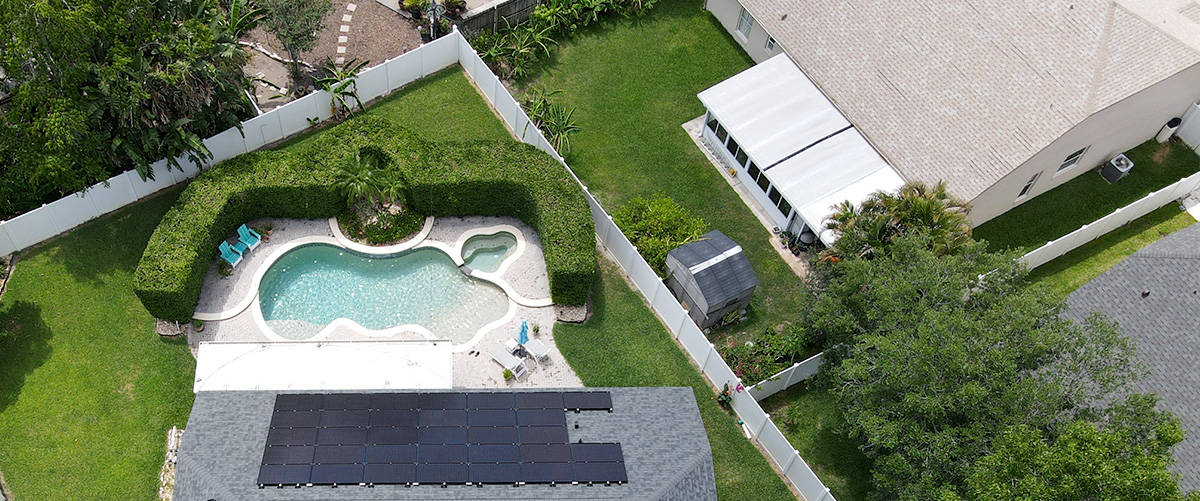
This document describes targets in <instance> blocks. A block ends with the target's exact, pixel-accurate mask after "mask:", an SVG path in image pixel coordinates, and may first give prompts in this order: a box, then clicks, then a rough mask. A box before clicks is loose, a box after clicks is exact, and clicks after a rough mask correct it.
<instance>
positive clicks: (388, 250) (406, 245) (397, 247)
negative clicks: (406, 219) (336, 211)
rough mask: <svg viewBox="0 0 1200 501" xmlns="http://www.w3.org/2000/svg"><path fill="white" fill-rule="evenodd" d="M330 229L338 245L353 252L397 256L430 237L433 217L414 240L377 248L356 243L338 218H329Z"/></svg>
mask: <svg viewBox="0 0 1200 501" xmlns="http://www.w3.org/2000/svg"><path fill="white" fill-rule="evenodd" d="M329 229H330V230H332V231H333V237H334V238H336V239H337V240H338V245H340V246H342V247H345V248H347V249H350V250H352V251H357V252H362V253H364V254H395V253H397V252H401V251H406V250H408V249H411V248H413V247H416V246H417V244H419V243H421V242H422V241H424V240H425V237H427V236H429V232H430V231H432V230H433V216H428V217H426V218H425V223H424V224H422V225H421V231H418V232H417V234H416V235H413V236H412V238H409V239H408V240H404V241H402V242H399V243H394V244H392V245H383V246H377V245H367V244H360V243H358V242H355V241H353V240H351V239H350V238H349V237H347V236H346V235H345V234H344V233H342V228H341V226H340V225H339V224H338V221H337V218H336V217H331V218H329ZM455 264H460V263H455Z"/></svg>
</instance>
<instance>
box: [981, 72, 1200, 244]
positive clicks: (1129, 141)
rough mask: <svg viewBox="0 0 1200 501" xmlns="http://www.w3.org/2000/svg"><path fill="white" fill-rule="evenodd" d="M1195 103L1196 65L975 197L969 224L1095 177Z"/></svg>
mask: <svg viewBox="0 0 1200 501" xmlns="http://www.w3.org/2000/svg"><path fill="white" fill-rule="evenodd" d="M1197 100H1200V64H1197V65H1195V66H1192V67H1190V68H1188V69H1186V70H1184V71H1182V72H1179V73H1177V74H1175V75H1174V76H1172V77H1170V78H1168V79H1166V80H1163V81H1161V82H1158V83H1156V84H1154V85H1151V86H1149V87H1147V88H1145V89H1143V90H1142V91H1141V92H1138V93H1136V94H1134V95H1132V96H1129V97H1127V98H1125V99H1124V100H1122V101H1119V102H1117V103H1116V104H1114V105H1112V106H1109V107H1108V108H1105V109H1103V110H1100V111H1099V112H1096V113H1095V114H1093V115H1092V116H1090V117H1088V118H1087V119H1085V120H1084V121H1083V122H1080V123H1079V124H1078V125H1076V126H1075V127H1073V128H1071V129H1070V130H1068V131H1067V132H1066V133H1065V134H1063V135H1062V136H1060V137H1059V138H1058V139H1056V140H1054V141H1053V142H1052V143H1050V145H1049V146H1047V147H1045V148H1043V149H1042V150H1041V151H1039V152H1038V153H1036V154H1034V155H1033V156H1032V157H1030V158H1029V160H1027V161H1026V162H1025V163H1023V164H1021V165H1020V166H1019V167H1017V168H1016V169H1015V170H1013V171H1012V172H1010V173H1009V174H1008V175H1007V176H1005V177H1003V178H1001V179H1000V180H999V181H997V182H996V183H995V184H993V185H992V187H990V188H988V189H987V190H986V191H984V192H983V193H981V194H979V195H978V196H977V197H975V199H974V200H972V201H971V213H970V219H971V223H972V224H973V225H979V224H982V223H984V222H985V221H987V220H989V219H992V218H994V217H996V216H999V215H1000V214H1003V213H1005V212H1007V211H1008V210H1010V209H1012V208H1013V207H1016V206H1018V205H1020V204H1022V203H1025V202H1028V201H1029V200H1031V199H1033V198H1034V197H1036V196H1037V195H1039V194H1042V193H1045V192H1046V191H1049V190H1050V189H1052V188H1054V187H1056V186H1058V185H1060V184H1062V183H1065V182H1067V181H1069V180H1071V179H1072V178H1074V177H1076V176H1079V175H1083V174H1088V175H1097V174H1095V173H1094V172H1093V171H1094V169H1095V168H1096V167H1098V166H1100V165H1101V164H1104V163H1105V162H1107V161H1108V160H1109V159H1110V158H1112V157H1113V156H1115V155H1116V154H1118V153H1121V152H1124V151H1127V150H1129V149H1130V148H1133V147H1134V146H1137V145H1139V144H1141V143H1143V142H1145V141H1147V140H1149V139H1153V138H1154V136H1155V135H1156V134H1158V131H1159V129H1161V128H1162V126H1163V125H1164V124H1166V123H1167V121H1168V120H1170V119H1171V118H1173V117H1182V116H1183V113H1184V112H1185V111H1187V109H1188V107H1189V106H1191V105H1192V103H1193V102H1196V101H1197ZM1085 146H1087V147H1088V150H1087V152H1086V153H1084V155H1083V158H1081V159H1080V161H1079V162H1078V163H1076V164H1075V166H1074V167H1070V168H1067V169H1065V170H1063V171H1062V172H1055V171H1056V170H1057V169H1058V166H1059V165H1060V164H1062V162H1063V160H1065V159H1066V158H1067V156H1068V155H1070V154H1072V153H1074V152H1076V151H1078V150H1079V149H1080V148H1083V147H1085ZM1038 172H1040V173H1041V175H1040V176H1039V177H1038V180H1037V183H1036V184H1035V185H1034V187H1033V190H1032V191H1031V192H1030V194H1029V195H1028V196H1025V197H1022V198H1021V199H1020V200H1017V194H1018V193H1020V191H1021V188H1022V187H1023V186H1025V183H1027V182H1028V181H1029V178H1031V177H1033V175H1034V174H1035V173H1038ZM1137 173H1138V166H1137V165H1134V166H1133V171H1132V172H1130V173H1129V175H1130V176H1136V175H1137Z"/></svg>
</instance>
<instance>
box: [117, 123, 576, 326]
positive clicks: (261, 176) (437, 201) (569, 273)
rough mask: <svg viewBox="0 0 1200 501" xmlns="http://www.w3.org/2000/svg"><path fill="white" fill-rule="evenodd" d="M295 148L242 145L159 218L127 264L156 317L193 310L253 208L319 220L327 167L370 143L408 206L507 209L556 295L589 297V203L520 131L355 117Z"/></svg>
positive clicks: (567, 299)
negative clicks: (510, 137)
mask: <svg viewBox="0 0 1200 501" xmlns="http://www.w3.org/2000/svg"><path fill="white" fill-rule="evenodd" d="M319 134H320V135H319V136H318V137H317V138H315V139H314V140H313V141H312V142H311V143H309V144H308V145H307V146H305V147H303V148H300V149H297V150H296V151H279V150H273V151H260V152H253V153H247V154H244V155H239V156H237V157H235V158H232V159H230V160H227V161H224V162H221V163H220V164H217V165H216V166H214V167H212V168H211V169H209V170H207V171H205V172H203V173H201V174H200V175H199V176H197V178H196V180H195V181H193V182H192V183H191V184H190V185H188V187H187V189H185V190H184V191H183V193H182V194H181V195H180V197H179V200H178V201H177V202H176V203H175V206H174V207H172V208H171V210H170V211H168V212H167V214H166V215H165V216H163V219H162V222H160V223H159V225H158V228H157V229H155V231H154V234H153V235H152V236H151V237H150V241H149V243H148V244H147V245H146V250H145V252H144V253H143V254H142V259H141V261H140V262H139V263H138V267H137V270H136V271H135V272H134V292H135V293H136V294H137V296H138V298H139V299H140V300H141V301H142V304H143V305H145V307H146V309H147V310H149V311H150V313H151V314H152V315H154V316H155V317H157V318H164V319H168V320H175V321H181V322H182V321H187V320H190V319H191V317H192V314H193V313H194V312H195V310H196V304H197V303H198V302H199V299H200V289H201V287H202V286H203V285H204V276H205V274H206V273H207V272H208V269H209V266H210V265H211V263H212V262H213V260H215V259H217V257H216V256H217V247H218V246H219V245H220V243H221V241H222V240H224V239H225V238H227V237H229V236H231V235H233V234H234V231H235V230H236V229H237V227H238V226H239V225H241V224H242V223H245V222H247V221H250V220H252V219H256V218H261V217H284V218H297V219H324V218H329V217H332V216H335V215H337V214H338V213H339V212H341V211H342V210H344V209H345V208H346V201H345V198H344V197H343V196H342V195H341V194H340V193H338V192H337V191H336V190H334V189H333V188H332V187H331V186H332V182H331V181H332V177H333V169H334V168H335V167H334V166H335V165H336V163H337V162H340V161H344V160H345V159H346V158H347V157H349V156H352V155H353V154H354V152H355V151H357V150H358V149H359V148H362V147H364V146H370V145H374V146H378V147H380V148H381V149H382V150H384V151H385V152H386V153H388V155H389V156H390V157H391V162H389V166H388V168H398V169H401V171H402V172H403V174H404V177H405V179H406V180H407V182H408V183H407V184H408V185H409V186H408V193H407V195H408V197H409V203H410V205H411V206H412V209H413V210H415V211H417V212H420V213H423V214H426V215H432V216H465V215H483V216H512V217H516V218H518V219H520V220H522V221H524V222H525V223H526V224H528V225H530V226H532V227H533V228H534V229H535V230H536V231H537V232H538V235H539V236H540V237H541V240H542V246H543V251H544V254H545V258H546V268H547V271H548V272H549V277H550V293H551V298H552V299H553V300H554V302H555V303H559V304H568V305H579V304H583V303H584V302H585V301H587V295H588V290H589V288H590V285H591V281H592V276H593V275H594V274H595V272H596V255H595V237H594V229H593V226H592V218H591V212H590V210H589V208H588V205H587V201H586V199H585V198H584V196H583V192H582V191H581V190H580V188H579V186H578V185H577V184H576V183H575V182H574V181H573V180H572V179H571V178H570V176H569V175H568V174H567V172H566V171H565V170H563V168H562V166H560V165H559V164H558V163H557V162H555V161H554V160H553V159H551V158H550V157H549V156H547V155H546V154H544V153H542V152H541V151H539V150H537V149H536V148H534V147H532V146H529V145H526V144H523V143H518V142H516V141H474V142H463V143H449V142H448V143H426V142H423V141H421V140H419V139H417V138H416V137H415V136H413V135H412V134H411V133H409V132H408V131H406V130H404V129H403V128H401V127H399V126H397V125H395V124H393V123H391V122H388V121H387V120H384V119H381V118H377V117H372V116H359V117H356V118H353V119H351V120H348V121H346V122H344V123H342V124H339V125H337V126H334V127H331V128H329V129H327V130H324V131H322V132H320V133H319Z"/></svg>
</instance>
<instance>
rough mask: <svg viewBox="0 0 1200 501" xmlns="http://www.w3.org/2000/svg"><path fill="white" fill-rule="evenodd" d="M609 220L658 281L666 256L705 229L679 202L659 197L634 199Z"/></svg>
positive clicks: (665, 272) (697, 237) (658, 195)
mask: <svg viewBox="0 0 1200 501" xmlns="http://www.w3.org/2000/svg"><path fill="white" fill-rule="evenodd" d="M612 216H613V222H615V223H617V226H619V227H620V228H621V232H622V233H624V234H625V236H626V237H628V238H629V241H630V242H632V243H633V245H634V246H635V247H637V250H638V253H640V254H641V255H642V257H643V258H645V259H646V262H647V263H650V266H652V267H654V271H655V273H658V276H660V277H665V276H666V274H667V253H668V252H670V251H671V249H674V248H676V247H679V246H680V245H683V244H686V243H688V242H694V241H696V240H697V239H699V238H700V235H703V234H704V233H705V231H706V230H707V229H708V223H706V222H704V220H703V219H700V218H698V217H695V216H692V215H691V214H689V213H688V212H687V210H685V209H684V208H683V206H681V205H679V202H676V201H675V199H673V198H671V197H668V196H666V195H665V194H662V193H656V194H654V195H651V196H648V197H638V198H634V199H633V200H630V201H629V202H628V203H626V204H625V205H622V206H621V207H620V208H618V209H617V210H616V211H614V212H613V214H612Z"/></svg>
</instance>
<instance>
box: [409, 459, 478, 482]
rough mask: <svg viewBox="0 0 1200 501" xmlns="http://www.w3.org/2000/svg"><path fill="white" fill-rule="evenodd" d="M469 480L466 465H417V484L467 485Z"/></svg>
mask: <svg viewBox="0 0 1200 501" xmlns="http://www.w3.org/2000/svg"><path fill="white" fill-rule="evenodd" d="M467 478H468V477H467V465H465V464H427V463H419V464H417V474H416V482H417V483H421V484H442V483H446V484H465V483H467Z"/></svg>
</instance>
